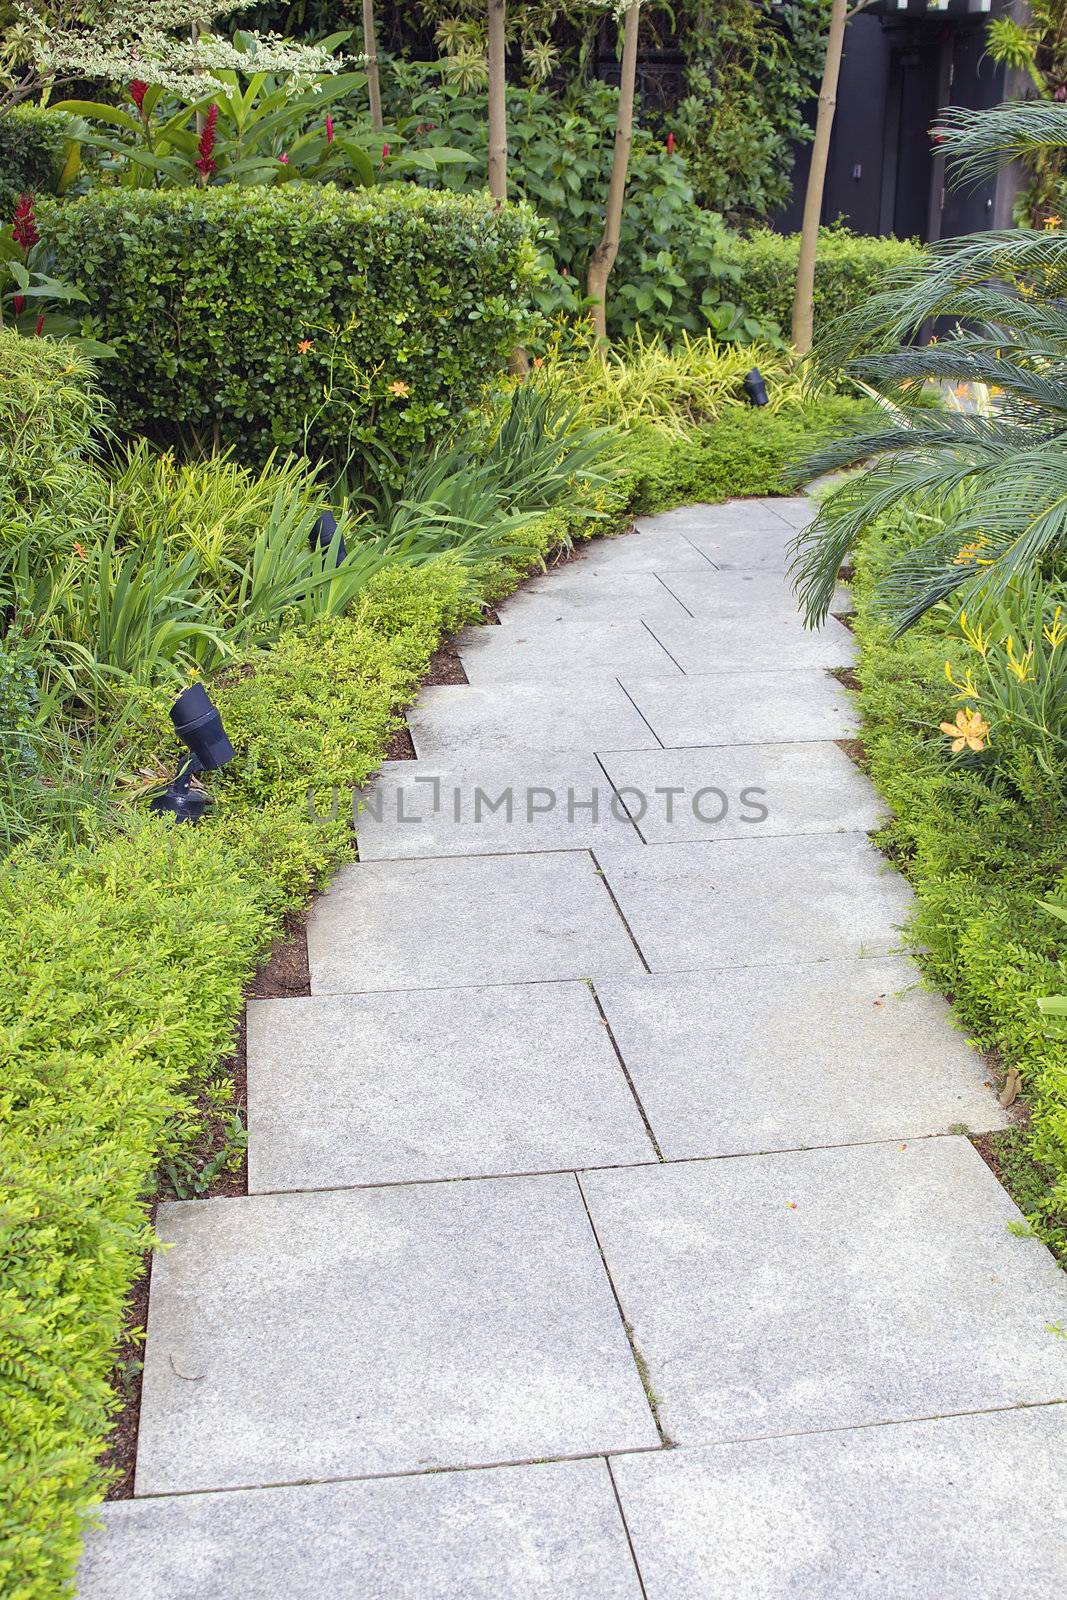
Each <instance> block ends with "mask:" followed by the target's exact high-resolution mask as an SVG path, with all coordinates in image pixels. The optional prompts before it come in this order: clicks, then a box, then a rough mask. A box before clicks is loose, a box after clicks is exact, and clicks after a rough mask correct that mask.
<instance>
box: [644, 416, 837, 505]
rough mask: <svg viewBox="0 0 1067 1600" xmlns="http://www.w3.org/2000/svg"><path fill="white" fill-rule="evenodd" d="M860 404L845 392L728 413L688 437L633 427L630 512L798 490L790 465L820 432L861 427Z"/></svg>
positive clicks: (693, 431) (659, 430) (780, 493)
mask: <svg viewBox="0 0 1067 1600" xmlns="http://www.w3.org/2000/svg"><path fill="white" fill-rule="evenodd" d="M864 410H865V408H864V407H863V406H861V405H859V404H857V402H856V401H854V400H849V399H847V398H845V397H843V396H837V397H830V398H827V399H824V400H822V401H820V402H819V404H818V405H806V406H800V405H792V406H785V407H783V408H782V409H781V410H780V411H777V412H774V413H768V412H767V411H765V410H762V409H761V410H755V411H754V410H748V409H745V410H740V409H733V410H730V411H727V412H726V413H725V414H724V415H723V416H722V417H721V418H720V419H719V420H718V421H717V422H713V423H710V424H708V425H706V426H705V427H702V428H697V429H694V430H692V431H691V432H688V433H685V434H681V435H678V434H668V433H666V432H665V431H664V430H662V429H660V428H653V427H647V426H646V427H641V428H635V429H634V430H633V431H632V433H631V435H630V442H629V444H628V447H627V450H626V454H625V458H624V460H625V470H626V472H627V474H628V475H629V477H630V478H631V480H632V496H633V504H634V509H635V510H638V511H646V512H650V511H665V510H667V509H669V508H670V507H671V506H677V505H687V504H691V503H694V502H697V501H708V502H714V501H716V500H732V499H735V498H741V497H743V496H745V495H788V494H795V493H796V487H795V476H794V472H793V465H794V462H795V460H796V457H797V455H798V454H799V453H800V451H801V450H802V449H803V448H804V446H805V444H806V443H808V442H809V441H810V440H811V438H812V436H813V435H817V434H818V433H819V432H820V431H821V430H822V429H824V428H826V429H832V428H835V427H836V428H837V429H839V430H841V429H846V428H849V427H853V426H858V425H859V422H860V419H861V418H862V417H863V415H864Z"/></svg>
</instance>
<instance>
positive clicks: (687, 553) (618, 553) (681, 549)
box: [575, 525, 710, 574]
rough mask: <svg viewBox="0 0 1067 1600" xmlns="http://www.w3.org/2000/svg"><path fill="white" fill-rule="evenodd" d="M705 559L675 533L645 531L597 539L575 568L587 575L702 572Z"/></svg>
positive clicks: (684, 538) (707, 563)
mask: <svg viewBox="0 0 1067 1600" xmlns="http://www.w3.org/2000/svg"><path fill="white" fill-rule="evenodd" d="M709 564H710V563H709V561H708V558H707V556H705V555H703V554H702V553H701V552H700V551H699V550H698V549H697V548H696V546H695V545H693V544H691V543H690V541H689V540H688V539H687V538H686V537H685V535H684V533H682V532H681V531H679V532H660V531H658V530H646V528H645V527H644V526H642V525H639V526H638V530H637V531H636V532H635V533H622V534H619V535H617V536H616V537H615V538H613V539H598V540H597V542H596V544H595V545H594V546H593V547H592V548H591V549H590V550H589V551H588V552H587V553H586V554H585V555H584V556H583V557H582V559H581V561H580V562H577V563H575V565H576V567H577V568H578V569H579V570H581V571H583V572H587V573H597V572H600V573H612V574H619V573H624V572H657V573H663V574H666V573H670V572H703V571H705V570H706V568H707V567H708V566H709Z"/></svg>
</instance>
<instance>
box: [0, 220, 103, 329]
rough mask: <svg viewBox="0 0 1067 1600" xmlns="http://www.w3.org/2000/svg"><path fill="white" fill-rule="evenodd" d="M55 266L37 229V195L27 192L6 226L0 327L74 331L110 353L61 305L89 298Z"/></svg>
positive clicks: (1, 237)
mask: <svg viewBox="0 0 1067 1600" xmlns="http://www.w3.org/2000/svg"><path fill="white" fill-rule="evenodd" d="M50 266H51V251H50V250H49V248H48V247H47V246H46V245H43V244H42V243H41V236H40V234H39V233H38V232H37V218H36V216H35V214H34V205H33V196H32V195H30V194H24V195H22V196H21V197H20V198H19V200H18V201H17V203H16V205H15V211H14V215H13V217H12V219H11V226H10V227H9V228H6V229H3V230H0V328H4V327H10V328H14V329H15V331H16V332H17V333H22V334H27V335H30V336H31V337H34V338H40V337H41V335H42V334H48V335H50V336H51V337H53V338H63V337H74V338H78V339H79V341H80V342H82V343H83V344H85V347H86V350H87V352H88V353H90V354H93V355H98V356H100V355H107V354H109V351H108V349H107V347H106V346H104V345H101V344H99V343H97V342H96V341H95V340H91V339H85V340H83V339H81V335H82V323H81V321H80V319H79V318H77V317H71V316H66V315H64V314H63V313H62V312H60V311H57V310H56V309H55V307H56V305H57V304H60V305H62V304H70V303H71V302H73V301H80V302H81V303H82V305H84V304H85V303H86V299H85V296H84V295H83V294H82V292H81V290H80V289H75V288H74V286H73V285H72V284H69V283H64V282H63V281H62V280H61V279H59V278H56V277H54V276H53V275H52V273H51V272H50V271H49V270H48V269H49V267H50Z"/></svg>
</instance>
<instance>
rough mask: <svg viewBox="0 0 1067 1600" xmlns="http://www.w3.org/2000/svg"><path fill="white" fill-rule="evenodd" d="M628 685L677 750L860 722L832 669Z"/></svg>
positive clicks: (788, 736)
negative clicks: (831, 672) (687, 746)
mask: <svg viewBox="0 0 1067 1600" xmlns="http://www.w3.org/2000/svg"><path fill="white" fill-rule="evenodd" d="M622 684H623V687H624V688H625V689H626V691H627V693H628V694H629V695H630V696H631V698H632V700H633V703H634V705H635V706H636V707H637V709H638V710H639V711H640V713H641V715H642V717H643V718H644V719H645V722H646V725H647V726H648V727H650V728H651V729H652V731H653V732H654V733H655V735H656V738H657V739H658V741H659V742H660V743H661V744H663V745H666V746H668V747H669V748H670V747H674V748H678V747H680V746H686V745H712V744H787V743H793V742H797V741H799V742H801V743H808V742H810V741H812V740H820V739H847V738H849V737H850V735H851V734H853V733H855V731H856V728H857V727H858V725H859V718H858V716H857V714H856V711H855V709H854V707H853V705H852V702H851V700H850V698H849V693H848V691H847V689H845V688H843V687H842V685H841V684H840V683H838V681H837V679H836V678H832V677H831V676H830V674H829V673H828V672H816V671H812V670H805V669H803V668H801V669H799V670H796V671H792V672H774V671H768V672H721V673H710V674H708V675H707V676H701V677H695V676H693V677H686V678H683V679H681V680H675V681H672V682H670V683H668V682H666V681H664V680H663V679H660V680H658V681H657V680H653V679H649V680H647V681H645V682H642V681H641V680H640V679H639V678H627V677H623V678H622ZM441 692H442V691H441V690H436V691H435V690H432V689H431V691H430V693H431V694H433V693H438V694H440V693H441ZM416 748H418V745H417V741H416ZM596 748H598V749H600V750H606V749H608V748H614V749H616V750H624V749H627V748H630V749H634V750H640V749H644V750H648V749H651V748H652V743H651V740H649V739H647V738H646V739H644V740H641V741H639V742H637V743H635V744H633V745H631V746H626V745H621V744H615V745H613V746H609V745H608V744H607V742H606V741H605V740H601V741H600V742H599V744H598V745H597V747H596Z"/></svg>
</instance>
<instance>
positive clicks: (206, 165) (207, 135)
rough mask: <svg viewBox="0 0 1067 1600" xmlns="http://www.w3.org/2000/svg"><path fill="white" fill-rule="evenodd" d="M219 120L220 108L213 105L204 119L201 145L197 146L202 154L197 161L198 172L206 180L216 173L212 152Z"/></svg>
mask: <svg viewBox="0 0 1067 1600" xmlns="http://www.w3.org/2000/svg"><path fill="white" fill-rule="evenodd" d="M218 120H219V108H218V106H216V105H213V106H212V107H211V110H210V111H209V112H208V114H207V116H206V117H205V119H204V131H203V133H202V134H201V135H200V143H199V144H198V145H197V149H198V150H199V152H200V154H199V156H198V157H197V160H196V170H197V172H199V174H200V176H201V177H202V178H204V179H205V180H206V179H208V178H210V176H211V174H212V173H213V172H214V171H215V162H214V161H212V159H211V152H212V150H214V148H215V124H216V122H218Z"/></svg>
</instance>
